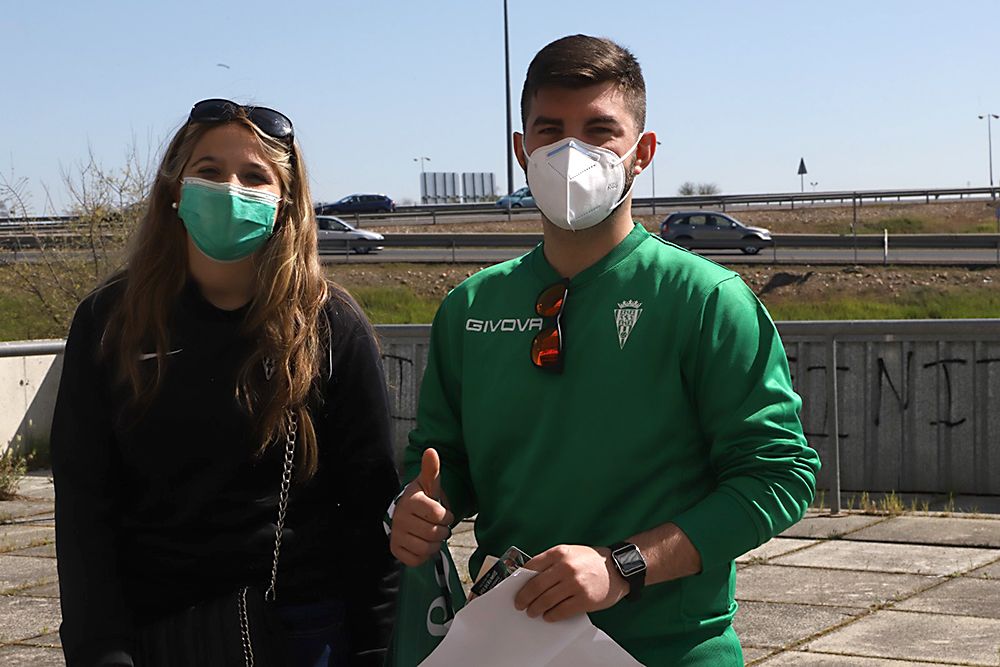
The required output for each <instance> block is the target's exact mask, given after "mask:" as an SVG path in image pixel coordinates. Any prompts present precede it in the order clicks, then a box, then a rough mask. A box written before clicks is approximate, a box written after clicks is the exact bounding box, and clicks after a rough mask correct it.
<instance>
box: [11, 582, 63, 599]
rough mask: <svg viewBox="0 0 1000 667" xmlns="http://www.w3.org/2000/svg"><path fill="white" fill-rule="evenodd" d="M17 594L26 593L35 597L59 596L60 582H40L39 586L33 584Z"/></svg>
mask: <svg viewBox="0 0 1000 667" xmlns="http://www.w3.org/2000/svg"><path fill="white" fill-rule="evenodd" d="M17 595H26V596H28V597H33V598H58V597H59V582H58V581H53V582H52V583H49V584H40V585H38V586H31V587H30V588H25V589H23V590H20V591H18V592H17Z"/></svg>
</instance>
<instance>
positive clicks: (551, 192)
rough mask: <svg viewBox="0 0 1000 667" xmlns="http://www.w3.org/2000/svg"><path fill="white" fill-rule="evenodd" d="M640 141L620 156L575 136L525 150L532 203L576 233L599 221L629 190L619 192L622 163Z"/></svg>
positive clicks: (558, 223) (623, 181)
mask: <svg viewBox="0 0 1000 667" xmlns="http://www.w3.org/2000/svg"><path fill="white" fill-rule="evenodd" d="M639 138H640V140H641V139H642V136H641V135H640V137H639ZM522 141H523V138H522ZM522 145H523V144H522ZM638 145H639V141H636V142H635V144H634V145H633V146H632V148H630V149H629V151H628V152H627V153H625V155H623V156H621V157H619V156H618V154H617V153H615V152H614V151H611V150H608V149H607V148H601V147H600V146H591V145H590V144H588V143H585V142H583V141H580V140H579V139H575V138H573V137H567V138H565V139H562V140H560V141H557V142H555V143H554V144H549V145H548V146H541V147H540V148H536V149H535V150H534V151H532V153H531V155H530V156H529V155H528V152H527V150H525V153H524V155H525V159H526V160H527V162H528V187H529V188H530V189H531V196H532V197H533V198H534V199H535V205H536V206H538V208H539V209H540V210H541V212H542V213H543V214H544V215H545V217H546V218H547V219H548V220H549V222H551V223H552V224H554V225H555V226H557V227H561V228H562V229H569V230H574V231H578V230H581V229H587V228H588V227H593V226H594V225H596V224H598V223H600V222H603V221H604V220H606V219H607V217H608V216H609V215H611V212H612V211H614V210H615V209H616V208H617V207H618V205H619V204H621V203H622V202H623V201H624V200H625V198H626V197H628V195H629V192H631V191H632V188H631V186H630V187H629V192H624V193H623V192H622V191H623V190H624V189H625V165H624V162H625V160H626V159H627V158H628V157H629V156H630V155H631V154H632V153H633V152H634V151H635V149H636V146H638ZM632 183H633V184H634V183H635V180H634V179H633V181H632Z"/></svg>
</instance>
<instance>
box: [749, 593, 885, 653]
mask: <svg viewBox="0 0 1000 667" xmlns="http://www.w3.org/2000/svg"><path fill="white" fill-rule="evenodd" d="M863 613H866V612H865V611H864V610H861V609H852V608H850V607H829V606H814V605H803V604H784V603H779V602H741V603H740V608H739V611H737V612H736V618H735V619H733V627H734V628H735V629H736V634H737V635H739V638H740V642H741V643H742V644H743V645H744V646H745V647H747V648H782V647H785V646H788V645H789V644H792V643H793V642H798V641H802V640H803V639H806V638H807V637H811V636H813V635H815V634H816V633H817V632H822V631H823V630H826V629H827V628H832V627H834V626H836V625H839V624H841V623H843V622H844V621H847V620H849V619H851V618H852V617H854V616H857V615H859V614H863Z"/></svg>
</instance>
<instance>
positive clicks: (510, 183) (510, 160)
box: [503, 0, 514, 222]
mask: <svg viewBox="0 0 1000 667" xmlns="http://www.w3.org/2000/svg"><path fill="white" fill-rule="evenodd" d="M503 62H504V70H503V72H504V79H503V84H504V93H505V95H506V99H507V136H506V137H504V144H505V145H506V147H507V222H510V216H511V211H510V207H511V201H510V200H511V199H513V197H512V196H511V195H513V194H514V146H513V144H512V143H511V142H513V141H514V137H513V134H514V131H513V129H512V128H511V120H510V31H509V30H508V26H507V0H503Z"/></svg>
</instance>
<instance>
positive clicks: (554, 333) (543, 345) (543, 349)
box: [531, 327, 561, 368]
mask: <svg viewBox="0 0 1000 667" xmlns="http://www.w3.org/2000/svg"><path fill="white" fill-rule="evenodd" d="M560 351H561V347H560V345H559V329H558V328H557V327H552V328H550V329H546V330H545V331H541V332H539V334H538V335H537V336H535V340H533V341H532V342H531V362H532V363H533V364H535V365H536V366H539V367H540V368H547V367H550V366H556V365H558V363H559V354H560Z"/></svg>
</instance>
